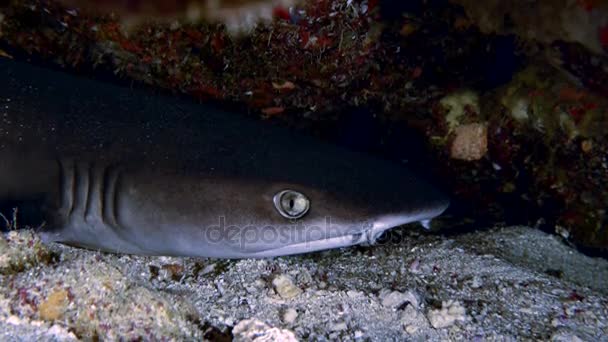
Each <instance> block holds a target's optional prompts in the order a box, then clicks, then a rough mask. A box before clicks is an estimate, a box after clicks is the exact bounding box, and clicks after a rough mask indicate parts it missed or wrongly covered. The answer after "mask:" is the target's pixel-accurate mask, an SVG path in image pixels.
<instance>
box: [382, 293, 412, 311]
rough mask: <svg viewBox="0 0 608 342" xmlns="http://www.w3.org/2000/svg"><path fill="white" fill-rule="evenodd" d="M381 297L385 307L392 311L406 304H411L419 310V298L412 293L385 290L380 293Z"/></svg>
mask: <svg viewBox="0 0 608 342" xmlns="http://www.w3.org/2000/svg"><path fill="white" fill-rule="evenodd" d="M379 297H380V299H381V300H382V305H383V306H385V307H388V308H392V309H397V308H399V307H400V306H402V305H404V304H406V303H410V304H411V305H412V306H414V307H415V308H418V305H419V300H418V297H417V296H416V295H415V294H413V293H412V292H410V291H408V292H406V293H403V292H399V291H390V290H388V289H383V290H381V291H380V295H379Z"/></svg>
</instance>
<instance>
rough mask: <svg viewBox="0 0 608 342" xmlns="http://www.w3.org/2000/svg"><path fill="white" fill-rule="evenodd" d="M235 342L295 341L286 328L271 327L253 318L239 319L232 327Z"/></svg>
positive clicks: (292, 334) (294, 337) (291, 333)
mask: <svg viewBox="0 0 608 342" xmlns="http://www.w3.org/2000/svg"><path fill="white" fill-rule="evenodd" d="M232 335H233V336H234V341H235V342H249V341H257V342H262V341H286V342H291V341H297V339H296V336H295V335H294V333H293V332H291V331H289V330H286V329H279V328H273V327H270V326H269V325H267V324H266V323H264V322H262V321H259V320H257V319H255V318H251V319H246V320H243V321H240V322H239V323H238V324H237V325H236V326H235V327H234V328H233V329H232Z"/></svg>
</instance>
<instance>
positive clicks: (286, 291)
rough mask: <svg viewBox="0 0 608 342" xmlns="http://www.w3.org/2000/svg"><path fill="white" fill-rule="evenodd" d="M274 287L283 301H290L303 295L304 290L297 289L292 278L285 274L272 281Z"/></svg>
mask: <svg viewBox="0 0 608 342" xmlns="http://www.w3.org/2000/svg"><path fill="white" fill-rule="evenodd" d="M272 286H274V290H275V291H276V292H277V293H278V294H279V296H281V298H283V299H290V298H293V297H296V296H299V295H300V294H301V293H302V289H300V288H299V287H297V286H296V285H295V284H294V283H293V280H292V279H291V277H290V276H288V275H285V274H281V275H278V276H276V277H275V278H274V279H273V280H272Z"/></svg>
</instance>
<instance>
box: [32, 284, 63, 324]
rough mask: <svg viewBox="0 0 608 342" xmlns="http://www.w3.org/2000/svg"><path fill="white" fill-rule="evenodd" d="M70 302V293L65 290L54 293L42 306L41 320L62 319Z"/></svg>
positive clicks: (40, 309) (40, 308) (40, 310)
mask: <svg viewBox="0 0 608 342" xmlns="http://www.w3.org/2000/svg"><path fill="white" fill-rule="evenodd" d="M69 302H70V300H69V298H68V291H66V290H65V289H58V290H55V291H53V292H52V293H51V294H50V295H49V296H48V297H47V298H46V300H45V301H44V302H42V303H41V304H40V307H39V312H40V318H42V319H43V320H45V321H54V320H58V319H60V318H62V317H63V314H64V313H65V310H66V309H67V306H68V304H69Z"/></svg>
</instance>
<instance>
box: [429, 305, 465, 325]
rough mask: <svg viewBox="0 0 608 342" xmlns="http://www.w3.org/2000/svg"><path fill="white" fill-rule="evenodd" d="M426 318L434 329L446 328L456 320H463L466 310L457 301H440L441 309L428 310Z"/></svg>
mask: <svg viewBox="0 0 608 342" xmlns="http://www.w3.org/2000/svg"><path fill="white" fill-rule="evenodd" d="M428 319H429V322H430V323H431V325H432V326H433V328H435V329H442V328H447V327H449V326H452V325H454V323H456V321H463V322H464V321H465V320H466V310H465V308H464V307H463V306H462V305H461V304H460V303H459V302H457V301H452V300H448V301H444V302H443V303H442V305H441V309H438V310H431V311H429V313H428Z"/></svg>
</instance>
